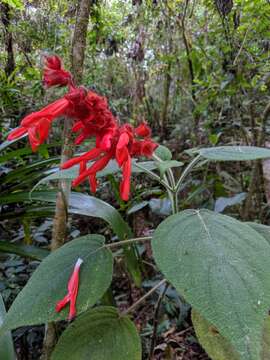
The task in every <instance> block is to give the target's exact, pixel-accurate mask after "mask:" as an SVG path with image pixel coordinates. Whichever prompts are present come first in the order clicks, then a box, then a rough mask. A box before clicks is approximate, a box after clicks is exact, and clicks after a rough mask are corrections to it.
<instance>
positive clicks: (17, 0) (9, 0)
mask: <svg viewBox="0 0 270 360" xmlns="http://www.w3.org/2000/svg"><path fill="white" fill-rule="evenodd" d="M3 2H4V3H6V4H8V5H9V6H11V7H13V8H15V9H18V10H23V9H24V4H23V2H22V1H21V0H3Z"/></svg>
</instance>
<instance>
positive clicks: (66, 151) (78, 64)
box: [42, 0, 92, 360]
mask: <svg viewBox="0 0 270 360" xmlns="http://www.w3.org/2000/svg"><path fill="white" fill-rule="evenodd" d="M91 5H92V1H91V0H78V7H77V17H76V25H75V30H74V35H73V41H72V49H71V64H72V68H71V71H72V74H73V77H74V80H75V83H76V84H79V83H80V82H81V81H82V75H83V65H84V54H85V47H86V37H87V27H88V22H89V17H90V9H91ZM71 125H72V124H71V121H70V119H67V118H66V119H65V120H64V130H63V139H64V143H63V146H62V153H61V164H63V163H64V162H66V161H67V160H68V159H69V158H71V156H72V154H73V146H72V144H71V143H70V136H69V134H70V130H71ZM69 194H70V181H68V180H60V181H59V192H58V194H57V199H56V208H55V216H54V220H53V233H52V242H51V250H52V251H54V250H56V249H57V248H59V247H60V246H62V245H63V244H64V243H65V239H66V234H67V221H68V205H69ZM56 342H57V328H56V326H55V323H53V322H51V323H48V324H47V327H46V334H45V338H44V346H43V355H42V360H49V359H50V357H51V354H52V352H53V349H54V347H55V344H56Z"/></svg>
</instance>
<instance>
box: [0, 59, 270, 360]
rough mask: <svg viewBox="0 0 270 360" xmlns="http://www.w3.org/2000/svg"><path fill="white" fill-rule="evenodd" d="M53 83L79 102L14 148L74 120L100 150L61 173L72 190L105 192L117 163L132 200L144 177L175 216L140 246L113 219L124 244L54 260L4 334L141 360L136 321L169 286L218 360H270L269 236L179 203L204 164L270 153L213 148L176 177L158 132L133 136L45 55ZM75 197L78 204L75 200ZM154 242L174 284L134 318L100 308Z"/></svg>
mask: <svg viewBox="0 0 270 360" xmlns="http://www.w3.org/2000/svg"><path fill="white" fill-rule="evenodd" d="M43 82H44V84H45V85H46V86H47V87H51V86H67V87H68V92H67V93H66V95H64V96H63V97H62V98H61V99H59V100H57V101H55V102H53V103H52V104H49V105H48V106H46V107H45V108H43V109H42V110H40V111H37V112H34V113H32V114H30V115H28V116H26V117H25V118H24V119H23V120H22V122H21V125H20V127H18V128H17V129H14V130H13V131H12V132H11V133H10V134H9V136H8V140H15V139H17V138H20V137H21V136H22V135H25V134H26V133H27V134H28V137H29V141H30V144H31V147H32V149H33V151H36V150H37V149H38V147H39V146H40V145H41V144H42V143H43V142H44V141H45V140H46V139H47V137H48V134H49V129H50V127H51V124H52V122H53V121H55V120H57V119H58V118H59V117H62V116H64V117H68V118H70V119H72V121H73V128H72V132H73V133H76V134H77V137H76V140H75V144H76V145H79V144H81V143H82V142H83V141H85V140H86V139H89V138H92V139H94V140H95V146H93V147H92V148H91V149H89V151H87V152H85V153H84V154H82V155H79V156H76V157H74V158H72V159H70V160H68V161H66V162H65V163H64V164H62V166H61V167H62V170H60V173H61V172H62V173H63V172H64V171H66V169H69V168H71V167H73V166H75V167H76V169H77V170H76V176H75V178H74V179H73V183H72V184H73V186H77V185H79V184H80V183H82V182H84V181H85V180H88V181H89V183H90V188H91V191H92V192H93V193H94V192H95V191H96V188H97V185H98V183H97V176H98V174H99V173H100V172H101V171H102V170H104V169H105V168H106V167H107V166H108V164H109V163H111V162H112V161H114V162H115V164H116V165H117V167H118V168H119V169H120V170H121V172H122V175H121V176H122V177H121V182H120V196H121V198H122V200H124V201H127V200H128V199H129V197H130V180H131V175H132V171H133V170H132V168H135V167H136V169H137V170H138V169H139V170H140V171H142V172H144V173H145V174H146V175H148V176H149V177H150V178H151V179H153V180H155V181H157V182H158V183H159V184H160V185H162V186H163V187H164V188H165V190H166V191H167V193H168V197H169V199H170V201H171V205H172V212H173V214H172V215H171V216H169V217H168V218H167V219H165V220H164V221H162V223H161V224H160V225H159V226H158V227H157V229H156V230H155V231H154V233H153V236H152V237H144V238H132V235H131V234H132V233H131V231H130V229H129V228H128V226H127V224H126V223H125V222H124V221H123V219H122V218H121V217H120V218H119V216H120V215H119V214H118V213H117V212H116V215H115V214H113V210H110V211H111V213H110V214H109V215H108V216H107V217H106V216H104V218H105V219H106V220H107V221H108V222H110V223H111V225H112V228H113V230H114V232H115V233H116V234H117V235H118V241H112V242H109V243H106V242H105V238H104V237H103V236H101V235H98V234H91V235H87V236H83V237H80V238H77V239H75V240H73V241H70V242H68V243H66V244H65V245H63V246H62V247H60V248H59V249H57V250H56V251H54V252H52V253H51V254H50V255H48V256H47V257H46V258H45V259H44V260H43V261H42V262H41V264H40V265H39V267H38V268H37V270H36V271H35V272H34V274H33V275H32V277H31V278H30V280H29V282H28V283H27V285H26V286H25V287H24V288H23V290H22V291H21V292H20V293H19V295H18V296H17V298H16V299H15V301H14V303H13V304H12V306H11V308H10V309H9V311H8V313H7V315H6V316H5V317H4V318H3V324H2V327H1V330H0V331H1V333H0V334H2V335H3V334H5V333H6V332H7V331H9V330H11V329H15V328H18V327H20V326H25V325H33V324H42V323H48V322H51V321H59V320H69V322H70V323H69V325H68V326H67V328H66V330H64V332H63V333H62V335H61V337H60V339H59V341H58V342H57V344H56V346H55V349H54V352H53V354H52V359H53V360H62V359H78V360H81V359H91V360H102V359H104V360H105V359H106V360H107V359H110V360H113V359H115V360H139V359H141V358H142V350H141V343H140V338H139V335H138V332H137V329H136V327H135V325H134V324H133V322H132V320H131V318H132V317H131V316H132V313H133V311H134V309H136V307H137V306H138V305H139V304H142V303H143V301H144V300H145V299H146V298H147V296H148V295H151V294H152V293H153V292H154V291H155V290H157V289H158V288H161V287H164V286H165V284H168V283H170V284H171V285H172V286H173V287H175V289H176V290H177V292H178V293H179V295H181V296H182V297H183V298H184V299H185V300H186V301H187V302H188V303H189V304H190V305H191V306H192V321H193V325H194V328H195V331H196V334H197V336H198V339H199V341H200V342H201V344H202V346H203V347H204V348H205V349H206V351H207V352H208V354H209V356H210V357H211V358H212V359H214V360H215V359H216V360H221V359H230V360H235V359H238V360H261V359H270V347H269V343H270V332H269V331H270V323H269V314H268V312H269V308H270V276H269V269H270V229H269V228H268V227H267V226H264V225H260V224H258V223H252V222H246V223H244V222H241V221H239V220H237V219H234V218H232V217H229V216H226V215H221V214H218V213H215V212H213V211H209V210H206V209H188V210H184V211H181V212H179V204H178V202H179V201H181V192H180V190H181V188H182V185H183V183H184V181H185V180H186V179H187V177H188V176H191V174H192V170H193V169H194V168H196V167H197V166H204V164H205V163H206V162H207V161H244V160H245V161H248V160H256V159H265V158H269V157H270V150H269V149H266V148H257V147H250V146H223V147H212V148H202V149H199V150H196V151H195V152H194V157H193V160H192V161H191V162H190V163H189V164H188V165H187V166H186V168H184V169H183V171H182V173H181V176H180V178H176V177H175V174H174V172H173V170H172V169H173V168H174V167H180V166H182V165H183V164H182V163H180V162H177V161H175V160H172V156H171V153H170V151H169V150H168V149H167V148H165V147H163V146H158V144H156V143H155V142H154V141H153V140H152V139H151V130H150V128H149V127H148V125H147V124H146V123H145V122H143V123H141V124H140V125H139V126H137V127H136V128H134V127H133V126H131V125H130V124H120V122H119V121H118V119H117V118H115V116H113V114H112V113H111V111H110V109H109V107H108V104H107V101H106V99H105V98H103V97H101V96H100V95H98V94H96V93H94V92H93V91H89V90H87V89H86V88H84V87H81V86H80V87H78V86H76V85H75V84H74V82H73V79H72V76H71V74H70V73H69V72H68V71H66V70H64V68H63V66H62V63H61V60H60V59H59V58H58V57H57V56H49V57H46V59H45V69H44V78H43ZM140 157H147V158H148V159H151V161H149V163H151V166H147V162H141V163H140V162H138V161H137V160H138V158H140ZM73 197H74V198H73V200H74V199H75V200H76V193H75V195H73ZM91 199H92V200H91V201H95V202H96V205H97V207H96V209H97V210H96V211H97V214H96V216H99V217H102V215H100V214H99V211H100V212H102V211H103V210H102V209H104V206H105V205H106V204H105V205H104V202H102V201H101V200H98V199H95V198H93V197H92V198H91ZM93 199H95V200H93ZM71 200H72V199H71ZM77 207H79V205H77ZM112 214H113V215H112ZM92 215H93V216H95V214H92ZM113 216H115V219H116V220H115V221H116V222H117V224H116V225H115V223H113V220H112V218H113ZM144 241H148V242H150V243H151V247H152V250H153V256H154V259H155V262H156V265H157V267H158V269H159V270H160V272H161V273H162V274H163V276H164V277H163V278H161V280H160V282H158V283H157V284H156V285H155V286H154V287H153V288H152V289H151V290H150V291H149V292H148V293H146V294H145V295H144V296H143V297H142V298H141V299H139V300H138V301H137V302H136V303H134V304H133V305H132V306H131V307H130V308H129V309H127V310H126V311H125V312H120V311H119V310H118V309H117V308H115V307H112V306H101V305H97V304H100V300H101V299H102V297H103V295H104V293H105V292H106V291H107V289H108V288H109V287H110V284H111V281H112V275H113V250H114V249H119V248H120V247H122V246H123V247H127V246H131V245H132V246H133V245H134V244H136V243H137V242H144ZM135 281H136V277H135ZM137 283H139V281H138V279H137ZM94 305H96V306H95V307H94Z"/></svg>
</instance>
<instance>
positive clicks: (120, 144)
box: [116, 133, 129, 149]
mask: <svg viewBox="0 0 270 360" xmlns="http://www.w3.org/2000/svg"><path fill="white" fill-rule="evenodd" d="M128 143H129V136H128V134H127V133H123V134H121V135H120V137H119V140H118V143H117V146H116V148H117V149H121V148H123V147H124V146H126V145H127V144H128Z"/></svg>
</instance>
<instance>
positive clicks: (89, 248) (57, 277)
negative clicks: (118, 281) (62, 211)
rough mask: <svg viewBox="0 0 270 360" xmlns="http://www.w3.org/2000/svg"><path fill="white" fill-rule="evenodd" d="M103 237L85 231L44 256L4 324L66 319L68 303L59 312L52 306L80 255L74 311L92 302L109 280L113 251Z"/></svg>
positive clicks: (4, 326) (28, 323)
mask: <svg viewBox="0 0 270 360" xmlns="http://www.w3.org/2000/svg"><path fill="white" fill-rule="evenodd" d="M104 241H105V239H104V237H103V236H101V235H86V236H83V237H81V238H78V239H75V240H73V241H71V242H69V243H67V244H65V245H64V246H62V247H61V248H59V249H57V250H56V251H54V252H52V253H51V254H50V255H49V256H47V257H46V258H45V260H44V261H42V263H41V264H40V265H39V267H38V268H37V270H36V271H35V272H34V273H33V275H32V277H31V278H30V280H29V281H28V283H27V284H26V286H25V287H24V288H23V289H22V291H21V292H20V293H19V295H18V296H17V297H16V299H15V301H14V302H13V304H12V306H11V308H10V309H9V311H8V313H7V316H6V318H5V321H4V324H3V328H4V329H5V330H7V329H14V328H17V327H19V326H25V325H33V324H42V323H45V322H49V321H55V320H62V319H66V318H67V314H68V310H69V306H66V308H65V309H63V310H62V311H61V312H60V313H56V311H55V306H56V304H57V302H58V301H59V300H61V299H62V298H63V297H64V296H65V295H66V293H67V284H68V280H69V278H70V276H71V274H72V271H73V268H74V265H75V263H76V260H77V259H78V258H79V257H80V258H82V259H83V261H84V262H83V264H82V266H81V270H80V286H79V293H78V298H77V303H76V307H77V314H80V313H81V312H83V311H85V310H87V309H88V308H89V307H91V306H93V305H94V304H95V303H96V302H97V300H99V299H100V298H101V297H102V295H103V294H104V292H105V291H106V290H107V288H108V287H109V285H110V283H111V280H112V264H113V260H112V254H111V252H110V251H109V250H108V249H106V248H104ZM1 330H2V329H1ZM1 330H0V331H1ZM2 331H3V330H2Z"/></svg>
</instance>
